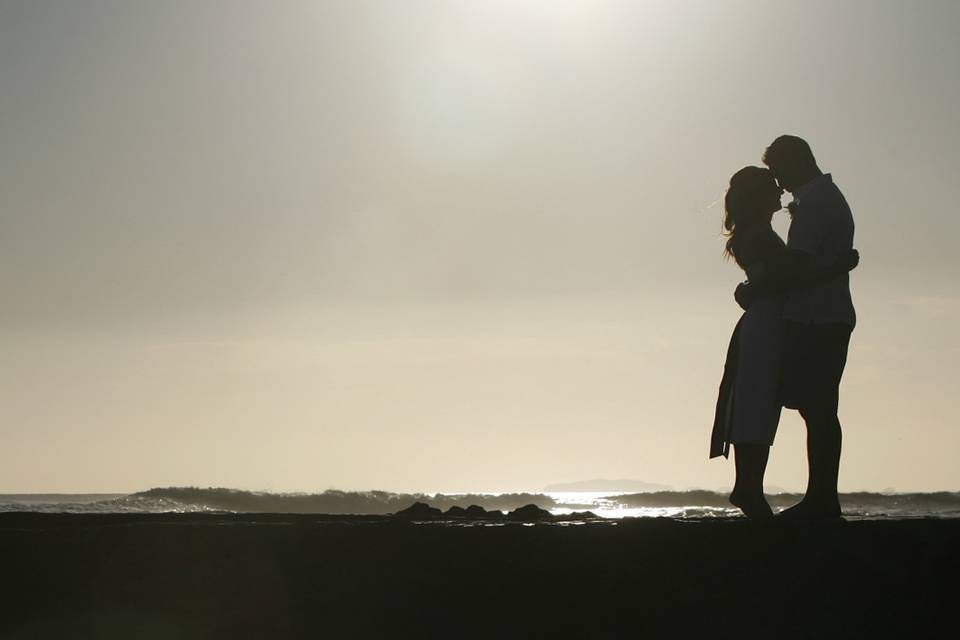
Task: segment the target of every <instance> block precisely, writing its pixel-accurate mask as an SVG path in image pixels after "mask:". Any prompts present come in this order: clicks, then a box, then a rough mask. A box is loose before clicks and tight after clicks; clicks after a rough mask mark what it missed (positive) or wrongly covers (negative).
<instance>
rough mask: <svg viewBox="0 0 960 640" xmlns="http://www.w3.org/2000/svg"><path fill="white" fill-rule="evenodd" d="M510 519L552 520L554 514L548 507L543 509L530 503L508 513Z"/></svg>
mask: <svg viewBox="0 0 960 640" xmlns="http://www.w3.org/2000/svg"><path fill="white" fill-rule="evenodd" d="M507 518H509V519H510V520H524V521H530V520H551V519H552V518H553V515H552V514H551V513H550V512H549V511H547V510H546V509H541V508H540V507H538V506H537V505H535V504H528V505H527V506H525V507H520V508H519V509H514V510H513V511H511V512H510V513H508V514H507Z"/></svg>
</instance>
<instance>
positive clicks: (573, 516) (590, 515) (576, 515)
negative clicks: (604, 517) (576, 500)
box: [557, 511, 600, 520]
mask: <svg viewBox="0 0 960 640" xmlns="http://www.w3.org/2000/svg"><path fill="white" fill-rule="evenodd" d="M557 518H558V519H559V520H597V519H599V518H600V516H598V515H597V514H595V513H594V512H593V511H574V512H573V513H568V514H566V515H563V516H557Z"/></svg>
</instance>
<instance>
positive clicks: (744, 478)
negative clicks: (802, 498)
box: [730, 444, 773, 518]
mask: <svg viewBox="0 0 960 640" xmlns="http://www.w3.org/2000/svg"><path fill="white" fill-rule="evenodd" d="M733 449H734V462H735V465H736V469H737V480H736V483H735V484H734V487H733V492H732V493H731V494H730V502H731V504H733V505H734V506H735V507H739V508H740V510H741V511H743V514H744V515H745V516H747V517H748V518H769V517H770V516H772V515H773V511H772V510H771V509H770V505H769V504H767V499H766V498H765V497H764V496H763V475H764V473H766V471H767V459H768V458H769V457H770V447H769V446H767V445H765V444H734V445H733Z"/></svg>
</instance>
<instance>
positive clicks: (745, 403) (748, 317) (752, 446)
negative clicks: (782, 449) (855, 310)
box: [710, 167, 857, 518]
mask: <svg viewBox="0 0 960 640" xmlns="http://www.w3.org/2000/svg"><path fill="white" fill-rule="evenodd" d="M782 195H783V190H782V189H781V188H780V187H779V186H778V185H777V183H776V181H775V180H774V178H773V175H772V174H771V173H770V171H769V170H768V169H762V168H760V167H744V168H743V169H741V170H740V171H738V172H736V173H735V174H734V175H733V177H732V178H730V188H729V189H728V190H727V194H726V197H725V199H724V207H725V209H726V216H725V218H724V223H723V226H724V229H725V230H726V233H727V245H726V254H727V256H728V257H732V258H733V259H734V260H736V262H737V265H738V266H739V267H740V268H741V269H743V270H744V272H745V273H746V274H747V278H748V279H749V280H750V281H751V283H757V284H758V285H759V287H758V288H761V289H766V290H768V291H776V290H777V289H784V288H786V287H789V288H796V287H802V286H806V285H811V284H816V283H819V282H824V281H828V280H831V279H833V278H835V277H837V276H838V275H840V274H841V273H844V272H846V271H848V270H850V269H852V268H853V267H854V266H856V262H857V255H856V252H855V251H854V252H851V255H847V256H844V257H843V258H842V259H841V260H840V261H838V263H837V264H835V265H833V266H831V267H830V268H828V269H821V270H818V271H811V270H810V269H809V268H807V267H806V265H805V261H806V256H805V254H802V253H800V252H796V251H791V250H789V249H787V247H786V245H785V244H784V242H783V240H782V239H781V238H780V236H778V235H777V233H776V232H775V231H774V230H773V227H772V226H771V224H770V223H771V220H772V219H773V214H774V213H776V212H777V211H779V210H780V209H781V208H782V206H781V204H780V197H781V196H782ZM774 283H780V286H779V287H778V286H776V285H775V284H774ZM785 296H786V294H785V293H782V292H781V293H771V294H769V295H766V296H764V297H761V298H759V299H757V300H756V301H754V302H753V303H752V304H751V305H750V307H749V309H747V311H746V312H745V313H744V314H743V316H742V317H741V318H740V321H739V322H738V323H737V326H736V328H735V329H734V333H733V337H732V338H731V340H730V347H729V349H728V351H727V362H726V364H725V366H724V374H723V381H722V382H721V384H720V397H719V399H718V402H717V412H716V417H715V420H714V432H713V436H712V439H711V450H710V457H711V458H713V457H716V456H718V455H724V456H726V455H727V454H728V451H729V445H730V444H733V445H734V453H735V455H734V460H735V466H736V474H737V478H736V483H735V485H734V488H733V491H732V493H731V494H730V502H731V503H732V504H733V505H735V506H737V507H739V508H740V510H741V511H743V513H744V514H745V515H747V516H748V517H751V518H762V517H769V516H771V515H772V511H771V509H770V505H769V504H767V501H766V498H764V495H763V476H764V473H765V471H766V467H767V458H768V456H769V454H770V446H771V445H772V444H773V439H774V436H775V435H776V431H777V425H778V423H779V422H780V400H779V379H780V376H779V370H780V354H781V342H782V338H783V328H784V324H783V319H782V311H783V302H784V298H785Z"/></svg>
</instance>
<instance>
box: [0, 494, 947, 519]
mask: <svg viewBox="0 0 960 640" xmlns="http://www.w3.org/2000/svg"><path fill="white" fill-rule="evenodd" d="M767 498H768V500H769V502H770V504H771V506H772V507H773V509H774V511H778V510H781V509H783V508H786V507H788V506H790V505H791V504H794V503H796V502H797V501H799V500H800V498H801V496H800V495H799V494H792V493H781V494H773V495H768V497H767ZM840 499H841V503H842V505H843V512H844V516H845V517H847V518H853V519H885V518H958V517H960V493H958V492H947V491H944V492H935V493H873V492H857V493H844V494H841V497H840ZM417 501H419V502H426V503H428V504H430V505H431V506H435V507H438V508H440V509H443V510H446V509H448V508H450V507H451V506H461V507H467V506H470V505H472V504H476V505H480V506H482V507H484V508H485V509H488V510H489V509H500V510H503V511H509V510H512V509H516V508H518V507H521V506H524V505H527V504H536V505H537V506H539V507H542V508H544V509H547V510H549V511H550V512H551V513H553V514H555V515H564V514H569V513H572V512H577V511H590V512H592V513H594V514H595V515H597V516H600V517H604V518H675V519H703V518H726V517H735V516H737V515H739V510H737V509H736V508H733V507H732V506H731V505H730V504H729V503H728V502H727V496H726V494H725V493H719V492H716V491H706V490H695V491H656V492H645V493H620V492H611V491H606V492H589V491H560V492H539V493H537V492H516V493H499V494H497V493H469V494H442V493H436V494H428V493H422V494H421V493H393V492H389V491H337V490H328V491H323V492H318V493H269V492H253V491H244V490H239V489H225V488H196V487H168V488H155V489H149V490H147V491H141V492H137V493H132V494H120V493H114V494H110V493H105V494H0V512H4V511H6V512H10V511H15V512H41V513H198V512H212V513H217V512H220V513H325V514H361V515H374V514H388V513H394V512H396V511H400V510H401V509H405V508H406V507H408V506H410V505H411V504H413V503H414V502H417Z"/></svg>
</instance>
